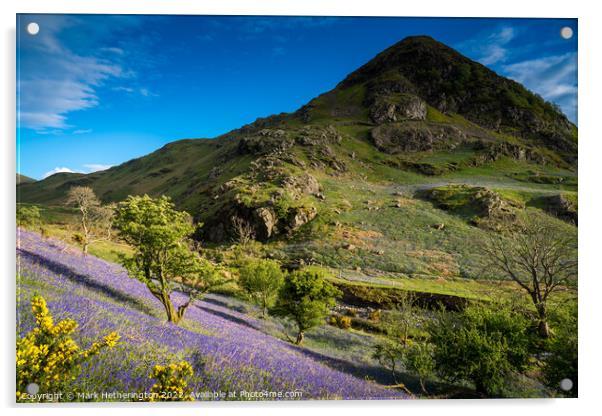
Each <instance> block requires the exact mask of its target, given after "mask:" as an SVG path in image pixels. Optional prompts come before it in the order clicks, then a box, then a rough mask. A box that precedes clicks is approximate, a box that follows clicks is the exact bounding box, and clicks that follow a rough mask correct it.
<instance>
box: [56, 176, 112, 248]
mask: <svg viewBox="0 0 602 416" xmlns="http://www.w3.org/2000/svg"><path fill="white" fill-rule="evenodd" d="M67 205H70V206H75V207H76V208H77V210H78V211H79V213H80V234H78V235H76V241H78V242H80V243H81V245H82V251H83V252H84V254H87V253H88V248H89V247H90V244H92V243H95V242H98V241H103V240H110V239H111V230H112V228H113V207H111V206H103V205H102V204H101V203H100V200H99V199H98V198H97V197H96V194H95V193H94V191H93V190H92V188H89V187H87V186H74V187H72V188H71V189H69V193H68V194H67Z"/></svg>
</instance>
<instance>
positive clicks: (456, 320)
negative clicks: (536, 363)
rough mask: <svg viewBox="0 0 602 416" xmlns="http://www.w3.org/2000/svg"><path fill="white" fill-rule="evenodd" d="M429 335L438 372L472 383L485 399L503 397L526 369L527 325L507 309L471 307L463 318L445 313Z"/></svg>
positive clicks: (462, 314)
mask: <svg viewBox="0 0 602 416" xmlns="http://www.w3.org/2000/svg"><path fill="white" fill-rule="evenodd" d="M429 333H430V340H431V342H432V344H433V346H434V351H433V358H434V360H435V365H436V369H437V372H438V373H439V374H440V375H441V376H442V377H443V378H445V379H447V380H450V381H452V382H455V381H460V380H464V381H470V382H472V383H474V385H475V388H476V391H477V392H478V393H480V394H483V395H488V396H491V395H495V394H500V393H501V391H502V388H503V387H504V384H505V382H506V381H507V380H508V378H509V377H510V376H511V375H512V373H513V372H520V371H522V370H524V368H525V367H526V365H527V361H528V358H529V348H530V345H531V339H530V337H529V334H528V321H527V319H526V318H525V316H524V314H523V313H521V312H520V311H516V310H514V309H513V308H511V307H509V306H507V305H501V304H500V305H498V304H495V305H493V306H483V305H472V306H469V307H467V308H466V309H465V310H464V312H462V313H461V314H460V316H452V315H450V314H449V313H443V312H442V313H440V314H439V315H438V317H437V318H436V319H435V320H434V321H433V322H432V323H431V325H429Z"/></svg>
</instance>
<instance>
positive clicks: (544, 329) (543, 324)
mask: <svg viewBox="0 0 602 416" xmlns="http://www.w3.org/2000/svg"><path fill="white" fill-rule="evenodd" d="M538 330H539V336H540V337H542V338H549V337H550V326H549V325H548V322H547V321H546V320H545V319H542V320H540V321H539V328H538Z"/></svg>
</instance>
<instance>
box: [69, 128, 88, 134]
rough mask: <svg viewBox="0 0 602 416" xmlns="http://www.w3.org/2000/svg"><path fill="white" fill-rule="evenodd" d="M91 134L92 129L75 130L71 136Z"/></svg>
mask: <svg viewBox="0 0 602 416" xmlns="http://www.w3.org/2000/svg"><path fill="white" fill-rule="evenodd" d="M88 133H92V129H77V130H73V134H88Z"/></svg>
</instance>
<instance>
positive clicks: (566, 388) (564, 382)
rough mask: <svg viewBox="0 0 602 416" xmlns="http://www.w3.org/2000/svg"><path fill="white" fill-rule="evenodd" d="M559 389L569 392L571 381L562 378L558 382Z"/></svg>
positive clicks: (571, 386) (571, 385)
mask: <svg viewBox="0 0 602 416" xmlns="http://www.w3.org/2000/svg"><path fill="white" fill-rule="evenodd" d="M560 388H561V389H562V390H564V391H570V390H571V389H572V388H573V380H571V379H570V378H563V379H562V380H561V381H560Z"/></svg>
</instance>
